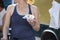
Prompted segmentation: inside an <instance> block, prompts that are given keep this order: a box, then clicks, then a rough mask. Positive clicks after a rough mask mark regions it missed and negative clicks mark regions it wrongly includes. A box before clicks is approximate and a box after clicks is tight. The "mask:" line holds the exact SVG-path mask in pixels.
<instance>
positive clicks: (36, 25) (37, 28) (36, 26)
mask: <svg viewBox="0 0 60 40" xmlns="http://www.w3.org/2000/svg"><path fill="white" fill-rule="evenodd" d="M32 28H33V29H34V30H35V31H39V30H40V24H37V23H36V24H35V25H34V26H32Z"/></svg>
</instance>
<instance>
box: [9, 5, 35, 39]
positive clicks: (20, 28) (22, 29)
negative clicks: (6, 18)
mask: <svg viewBox="0 0 60 40" xmlns="http://www.w3.org/2000/svg"><path fill="white" fill-rule="evenodd" d="M28 8H29V14H32V12H31V8H30V5H28ZM23 16H24V15H19V14H18V12H17V10H16V6H15V8H14V12H13V15H12V16H11V21H10V27H11V28H12V30H11V36H12V37H18V38H26V37H34V33H33V29H32V26H31V25H30V24H29V23H28V22H27V20H26V19H23Z"/></svg>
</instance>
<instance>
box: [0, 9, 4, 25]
mask: <svg viewBox="0 0 60 40" xmlns="http://www.w3.org/2000/svg"><path fill="white" fill-rule="evenodd" d="M4 14H5V9H3V10H2V11H1V12H0V25H2V18H3V16H4Z"/></svg>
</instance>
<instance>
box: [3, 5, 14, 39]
mask: <svg viewBox="0 0 60 40" xmlns="http://www.w3.org/2000/svg"><path fill="white" fill-rule="evenodd" d="M13 8H14V6H12V5H10V6H8V8H7V11H6V17H5V20H4V21H5V22H4V26H3V38H7V35H8V31H9V25H10V18H11V15H12V12H13Z"/></svg>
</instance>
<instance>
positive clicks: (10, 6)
mask: <svg viewBox="0 0 60 40" xmlns="http://www.w3.org/2000/svg"><path fill="white" fill-rule="evenodd" d="M15 5H16V4H11V5H8V7H7V10H8V9H10V10H11V9H12V8H13V7H14V6H15Z"/></svg>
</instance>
